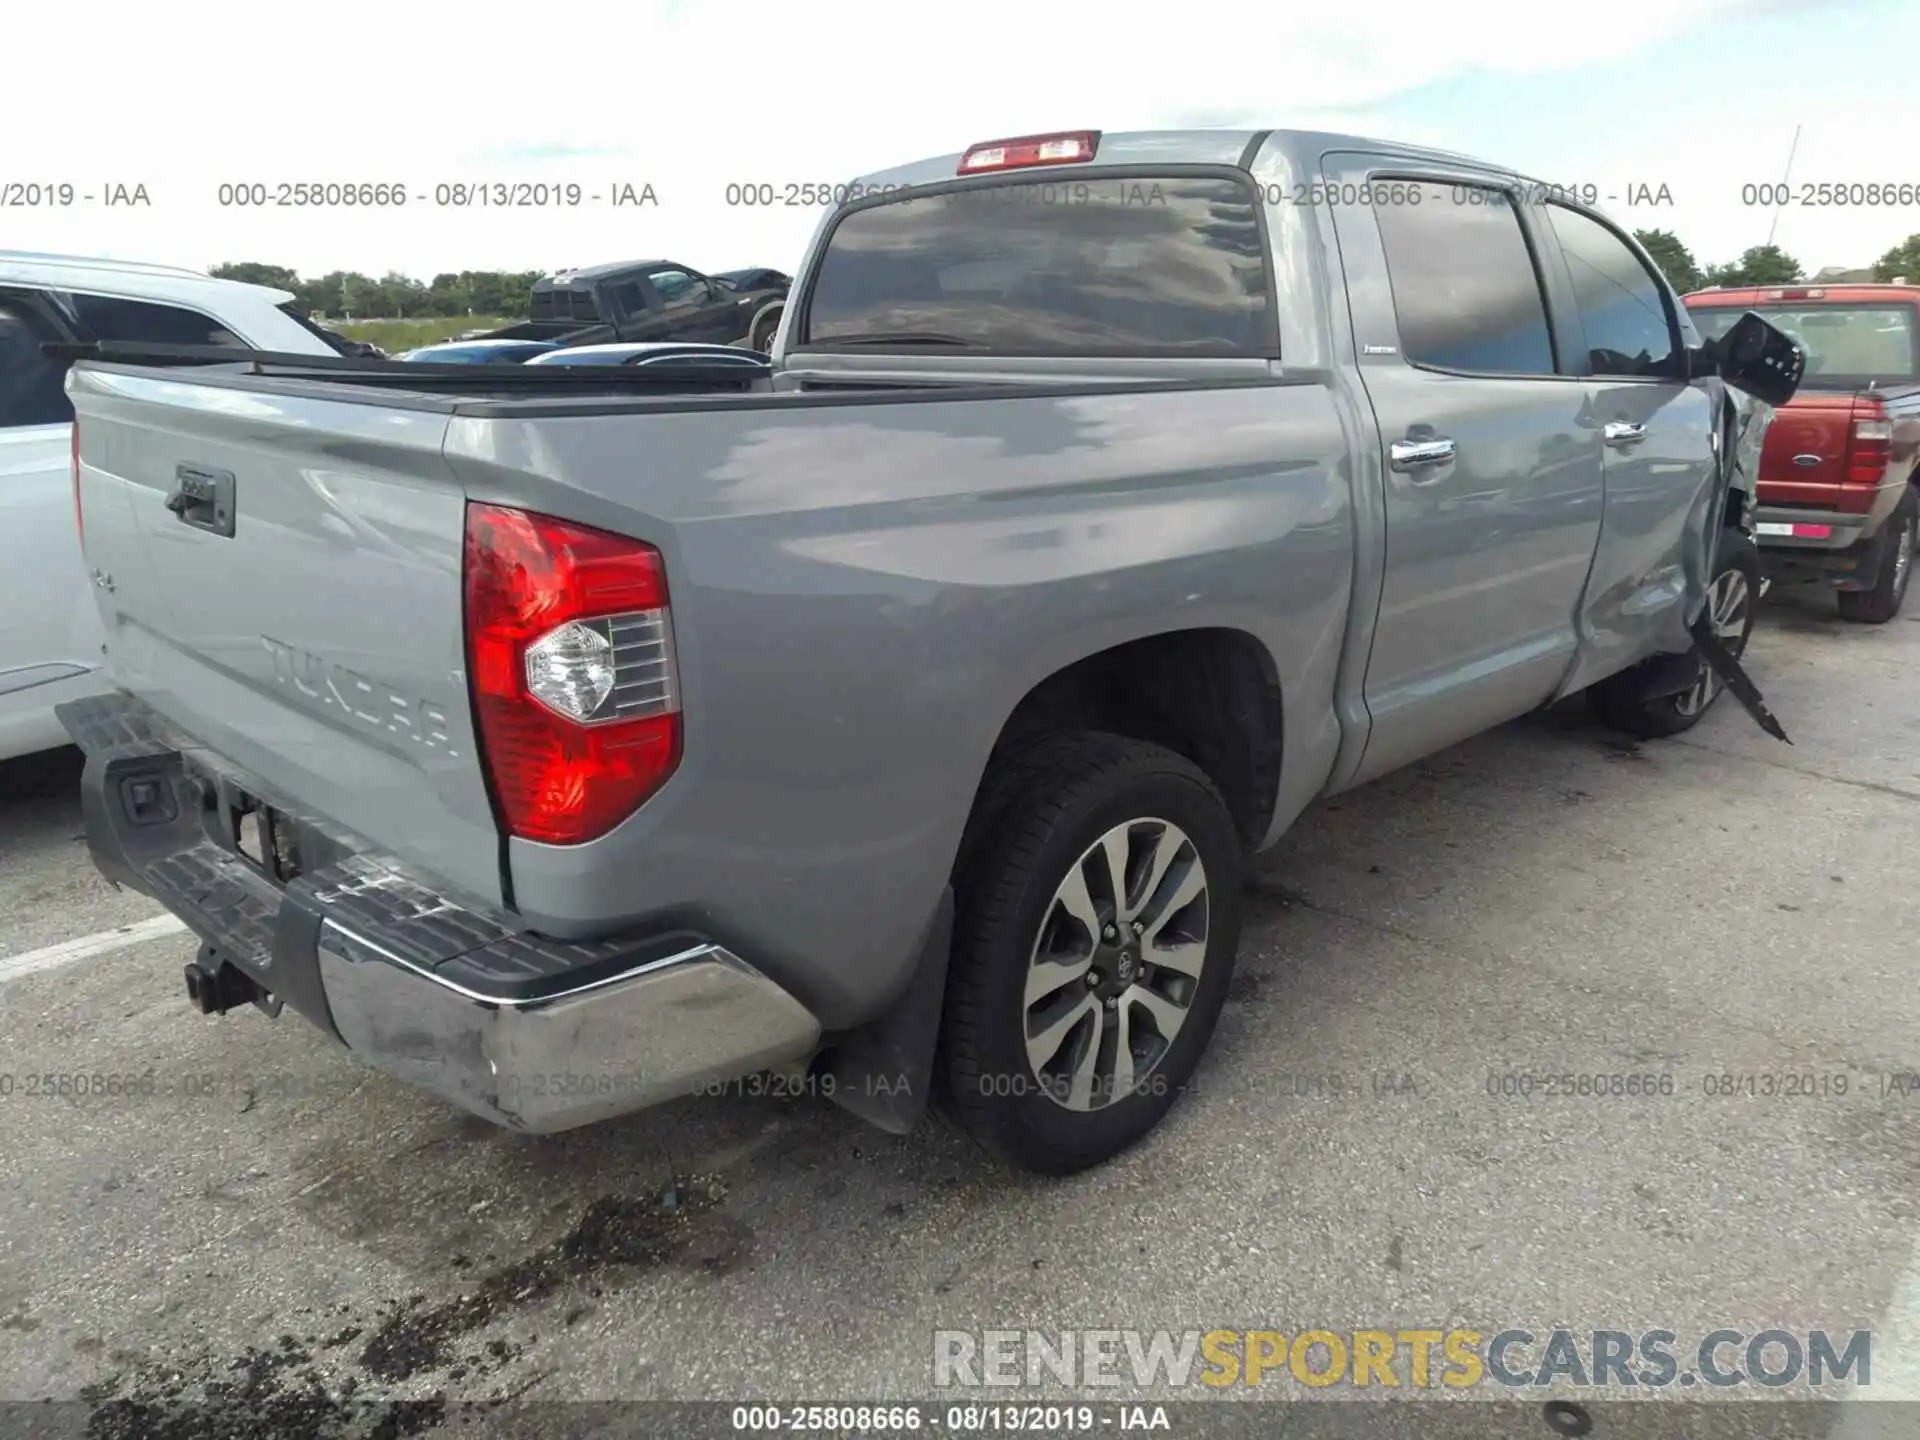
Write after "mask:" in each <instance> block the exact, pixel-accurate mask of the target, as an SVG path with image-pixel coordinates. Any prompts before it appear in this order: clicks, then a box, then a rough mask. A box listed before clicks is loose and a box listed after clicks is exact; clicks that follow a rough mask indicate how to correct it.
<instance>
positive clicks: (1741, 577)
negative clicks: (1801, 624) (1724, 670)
mask: <svg viewBox="0 0 1920 1440" xmlns="http://www.w3.org/2000/svg"><path fill="white" fill-rule="evenodd" d="M1752 608H1753V592H1752V590H1751V589H1750V588H1749V587H1748V585H1747V577H1746V575H1745V574H1744V573H1743V572H1741V571H1739V570H1724V571H1722V572H1721V573H1720V578H1719V579H1717V580H1715V581H1714V582H1713V588H1712V589H1710V590H1709V591H1707V610H1708V613H1709V614H1710V615H1711V616H1712V617H1713V633H1714V634H1715V635H1717V636H1718V637H1719V638H1720V643H1721V644H1723V645H1725V646H1726V647H1727V649H1728V650H1729V651H1731V652H1732V653H1733V654H1734V655H1735V656H1736V657H1737V656H1738V655H1739V654H1740V650H1741V647H1742V643H1743V641H1744V638H1745V636H1746V631H1747V615H1748V612H1749V611H1750V610H1751V609H1752ZM1719 693H1720V677H1719V676H1718V675H1716V674H1714V673H1713V671H1712V670H1710V669H1708V668H1707V666H1706V663H1705V661H1702V662H1701V665H1700V678H1699V679H1698V680H1696V681H1694V682H1693V688H1691V689H1690V690H1687V691H1686V692H1684V693H1683V694H1681V695H1679V696H1676V697H1675V699H1674V702H1673V708H1674V709H1675V710H1677V711H1679V713H1680V714H1682V715H1698V714H1699V713H1700V712H1701V711H1703V710H1705V709H1706V708H1707V706H1709V705H1711V704H1712V703H1713V700H1714V697H1715V696H1717V695H1718V694H1719Z"/></svg>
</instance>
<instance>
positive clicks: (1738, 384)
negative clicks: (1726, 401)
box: [1701, 310, 1807, 406]
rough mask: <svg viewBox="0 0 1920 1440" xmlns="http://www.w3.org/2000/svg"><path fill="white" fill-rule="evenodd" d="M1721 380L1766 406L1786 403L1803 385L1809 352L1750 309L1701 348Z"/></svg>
mask: <svg viewBox="0 0 1920 1440" xmlns="http://www.w3.org/2000/svg"><path fill="white" fill-rule="evenodd" d="M1701 349H1702V351H1703V357H1704V358H1705V359H1706V361H1707V362H1708V364H1709V365H1710V366H1711V368H1712V369H1713V371H1714V373H1715V374H1717V375H1718V376H1719V377H1720V378H1721V379H1722V380H1724V381H1726V382H1727V384H1729V385H1731V386H1733V388H1734V389H1736V390H1741V391H1745V392H1746V393H1747V394H1749V395H1751V396H1752V397H1753V398H1754V399H1756V400H1758V401H1760V402H1762V403H1763V404H1767V405H1775V406H1778V405H1784V404H1786V403H1787V401H1789V400H1791V399H1792V398H1793V392H1794V391H1796V390H1798V389H1799V388H1800V377H1801V376H1803V375H1804V374H1805V373H1806V369H1807V352H1806V351H1805V350H1802V349H1801V348H1800V347H1799V346H1798V345H1797V344H1795V343H1794V341H1793V339H1792V338H1791V337H1790V336H1789V335H1788V334H1787V333H1786V332H1785V331H1784V330H1782V329H1780V328H1779V327H1778V326H1776V325H1770V324H1768V323H1767V321H1766V320H1765V319H1764V318H1762V317H1761V316H1760V315H1759V314H1757V313H1756V312H1754V311H1752V310H1749V311H1748V312H1747V313H1746V314H1744V315H1742V316H1741V317H1740V318H1739V319H1738V320H1736V321H1734V322H1733V328H1731V329H1730V330H1728V331H1727V333H1726V334H1724V335H1722V336H1721V337H1720V338H1719V339H1718V340H1709V341H1708V342H1707V343H1706V344H1705V345H1704V346H1702V347H1701Z"/></svg>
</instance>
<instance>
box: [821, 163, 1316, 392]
mask: <svg viewBox="0 0 1920 1440" xmlns="http://www.w3.org/2000/svg"><path fill="white" fill-rule="evenodd" d="M1269 289H1270V286H1269V283H1268V278H1267V265H1266V254H1265V250H1264V247H1263V245H1262V242H1261V238H1260V226H1259V215H1258V212H1257V209H1256V200H1255V197H1254V194H1253V191H1252V190H1251V189H1250V188H1249V187H1248V186H1246V185H1244V184H1242V183H1239V182H1236V181H1232V180H1226V179H1213V178H1198V177H1191V176H1189V177H1182V178H1173V177H1161V178H1141V179H1124V180H1121V179H1109V180H1066V181H1062V180H1060V179H1059V178H1058V177H1057V176H1056V177H1050V178H1044V179H1042V178H1036V179H1032V180H1022V181H1014V182H1010V183H1006V184H997V185H991V186H987V187H985V188H980V189H967V190H957V191H950V192H948V193H947V194H944V195H930V196H916V197H914V198H912V199H908V200H897V201H891V202H889V203H886V204H882V205H876V206H873V207H871V208H868V209H865V210H856V211H854V212H853V213H851V214H849V215H847V216H846V217H845V218H844V219H842V220H841V221H840V223H839V224H838V225H837V226H835V227H834V231H833V235H832V237H831V239H830V240H829V241H828V243H827V249H826V253H825V255H824V256H823V257H822V259H821V263H820V267H819V270H818V272H817V275H816V278H815V279H814V282H813V293H812V295H811V296H810V297H809V299H808V301H807V314H806V336H807V339H806V343H810V344H830V343H832V342H833V341H835V340H837V339H845V338H848V337H852V336H882V337H884V336H889V335H902V336H911V335H913V334H916V333H917V334H920V335H927V334H932V335H938V336H946V337H949V339H951V340H957V341H960V342H962V343H964V344H967V345H971V346H975V347H978V348H980V349H985V350H993V351H997V352H1000V353H1002V354H1030V355H1031V354H1038V355H1139V354H1166V353H1170V352H1171V353H1175V354H1191V355H1256V356H1271V355H1274V354H1277V353H1278V350H1279V341H1278V337H1277V335H1276V334H1275V330H1274V325H1273V317H1272V314H1271V312H1270V310H1269V308H1268V294H1269ZM901 343H903V344H904V343H911V341H910V340H908V339H903V340H902V342H901Z"/></svg>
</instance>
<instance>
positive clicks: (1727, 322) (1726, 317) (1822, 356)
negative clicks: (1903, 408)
mask: <svg viewBox="0 0 1920 1440" xmlns="http://www.w3.org/2000/svg"><path fill="white" fill-rule="evenodd" d="M1687 310H1688V314H1689V316H1690V317H1691V318H1692V320H1693V324H1694V328H1695V329H1697V330H1698V331H1699V332H1700V334H1701V336H1702V337H1703V338H1705V339H1708V340H1718V339H1719V338H1720V337H1721V336H1723V335H1725V334H1726V333H1727V331H1728V330H1729V329H1731V328H1732V326H1733V322H1734V321H1736V320H1738V319H1739V318H1740V317H1741V316H1742V315H1744V314H1746V313H1747V311H1749V310H1757V311H1758V312H1759V313H1760V314H1761V315H1763V316H1764V317H1765V318H1766V319H1767V320H1768V321H1770V322H1771V323H1772V324H1773V325H1775V326H1777V327H1778V328H1779V329H1781V330H1784V331H1786V332H1787V334H1789V335H1791V336H1792V337H1793V338H1794V339H1795V340H1796V341H1798V342H1799V344H1800V346H1801V348H1802V349H1804V350H1805V351H1806V352H1807V373H1806V375H1805V376H1804V377H1803V378H1802V379H1801V381H1800V384H1801V386H1802V387H1803V388H1804V389H1808V390H1865V389H1867V388H1869V387H1875V388H1882V389H1884V388H1885V387H1887V386H1891V385H1911V384H1913V383H1914V382H1915V381H1920V343H1916V337H1917V336H1920V327H1916V325H1915V323H1914V305H1913V303H1912V302H1910V301H1907V302H1902V301H1897V300H1896V301H1887V302H1880V303H1874V302H1861V303H1857V304H1854V303H1848V304H1819V303H1816V304H1793V303H1791V302H1789V303H1787V304H1780V305H1772V304H1761V305H1690V306H1688V307H1687Z"/></svg>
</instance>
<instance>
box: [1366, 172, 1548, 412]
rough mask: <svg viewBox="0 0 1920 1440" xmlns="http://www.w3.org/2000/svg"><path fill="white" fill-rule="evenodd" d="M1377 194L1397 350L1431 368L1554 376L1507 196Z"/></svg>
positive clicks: (1488, 191) (1415, 189)
mask: <svg viewBox="0 0 1920 1440" xmlns="http://www.w3.org/2000/svg"><path fill="white" fill-rule="evenodd" d="M1382 194H1383V196H1386V197H1387V198H1382V199H1378V200H1376V201H1375V202H1374V211H1373V213H1374V217H1375V219H1376V220H1377V221H1378V223H1379V226H1380V240H1381V243H1382V244H1383V245H1384V246H1385V248H1386V252H1387V276H1388V280H1389V282H1390V283H1391V285H1392V287H1393V311H1394V315H1395V317H1396V318H1397V319H1398V321H1399V325H1400V350H1401V354H1402V355H1403V356H1405V358H1406V359H1407V360H1408V361H1409V362H1411V363H1412V364H1415V365H1425V366H1431V367H1432V368H1434V369H1437V370H1458V371H1464V372H1467V373H1469V374H1487V375H1551V374H1553V373H1554V363H1553V337H1552V335H1551V333H1550V332H1549V331H1548V328H1547V305H1546V300H1545V298H1544V297H1543V295H1542V293H1541V289H1540V275H1539V271H1538V270H1536V269H1535V267H1534V263H1533V255H1532V252H1531V251H1530V250H1529V249H1528V248H1527V239H1526V235H1525V233H1524V232H1523V231H1522V230H1521V228H1520V217H1519V215H1518V214H1517V213H1516V212H1515V210H1514V207H1513V202H1512V200H1511V199H1510V198H1509V197H1508V195H1507V194H1506V192H1505V191H1503V190H1496V189H1493V188H1491V187H1489V186H1482V185H1457V184H1440V183H1436V182H1433V181H1422V182H1419V183H1417V184H1408V185H1406V186H1405V187H1404V190H1403V187H1402V184H1401V182H1399V181H1395V182H1394V183H1393V185H1392V186H1391V187H1383V189H1382Z"/></svg>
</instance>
